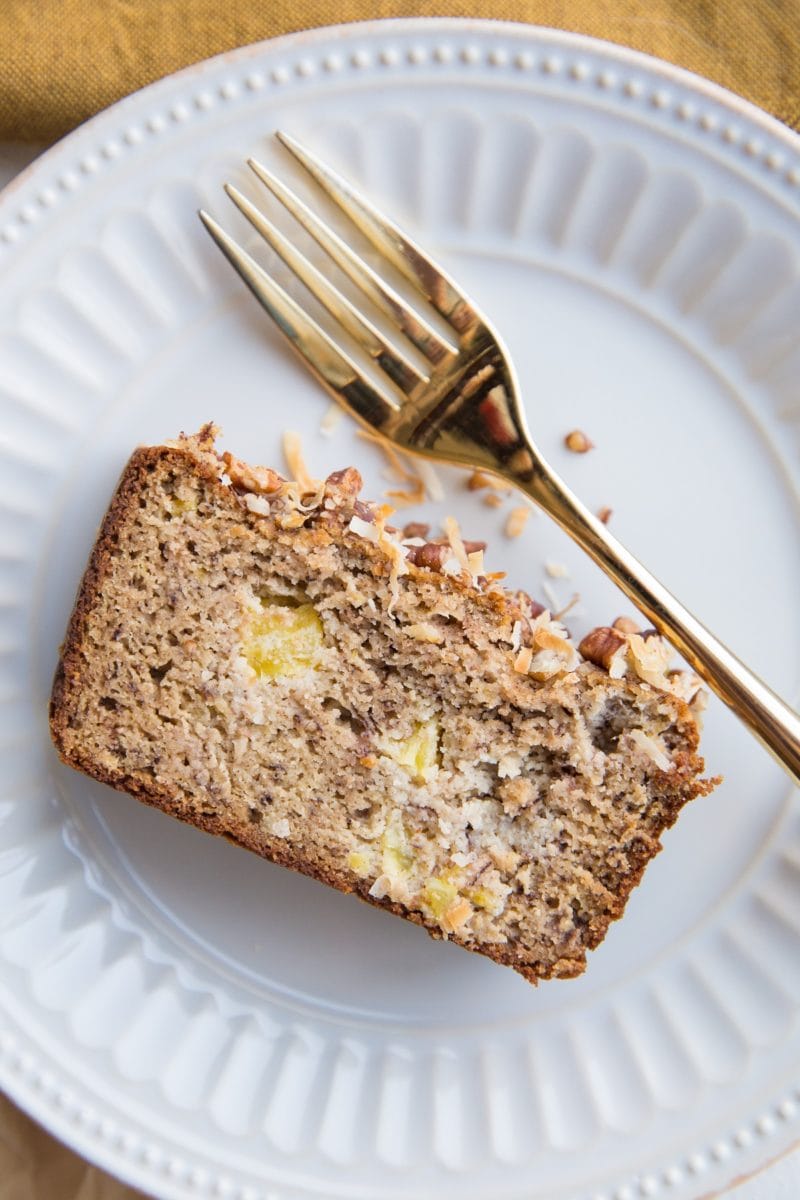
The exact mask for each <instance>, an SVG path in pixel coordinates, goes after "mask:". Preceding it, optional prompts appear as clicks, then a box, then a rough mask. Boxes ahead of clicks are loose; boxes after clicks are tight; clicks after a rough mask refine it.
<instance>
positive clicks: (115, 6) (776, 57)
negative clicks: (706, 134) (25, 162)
mask: <svg viewBox="0 0 800 1200" xmlns="http://www.w3.org/2000/svg"><path fill="white" fill-rule="evenodd" d="M409 16H428V17H430V16H469V17H492V18H498V19H504V20H510V21H527V22H532V23H535V24H538V25H551V26H554V27H556V28H559V29H570V30H575V31H578V32H580V33H587V34H592V35H593V36H595V37H600V38H606V39H608V40H609V41H612V42H620V43H622V44H623V45H625V46H632V47H634V48H635V49H637V50H645V51H647V52H648V53H650V54H655V55H657V56H658V57H660V58H665V59H667V60H669V62H673V63H677V64H678V65H679V66H683V67H688V68H689V69H690V70H692V71H696V72H697V73H698V74H700V75H704V76H706V77H707V78H708V79H713V80H715V81H716V82H717V83H721V84H723V85H724V86H725V87H728V88H730V89H731V90H732V91H734V92H738V93H739V94H740V95H742V96H745V97H746V98H747V99H748V100H752V101H753V102H754V103H756V104H758V105H760V106H761V107H762V108H764V109H766V110H767V111H768V112H770V113H772V114H773V115H774V116H776V117H779V118H780V120H782V121H785V122H786V123H787V124H788V125H791V126H792V127H794V128H795V129H797V128H800V0H436V3H426V2H425V0H406V2H405V3H403V2H402V0H339V3H338V4H334V3H333V2H332V0H0V140H6V141H15V140H18V141H51V140H53V139H54V138H56V137H59V136H60V135H61V134H63V133H66V132H67V131H68V130H70V129H72V128H74V127H75V126H76V125H78V124H79V123H80V122H81V121H83V120H85V119H86V117H89V116H91V115H92V113H95V112H97V111H98V110H99V109H101V108H104V107H105V106H106V105H108V104H111V103H112V102H113V101H114V100H118V99H119V98H120V96H124V95H127V94H128V93H129V92H132V91H134V90H135V89H136V88H139V87H141V86H142V85H143V84H146V83H150V82H151V81H152V80H154V79H158V78H159V77H160V76H162V75H167V74H169V73H170V72H171V71H175V70H177V69H178V68H179V67H184V66H187V65H188V64H189V63H193V62H197V61H198V60H199V59H202V58H207V57H208V56H209V55H212V54H219V53H220V52H221V51H224V50H229V49H231V47H233V46H241V45H243V44H245V43H246V42H255V41H258V40H259V39H261V38H269V37H274V36H275V35H276V34H280V33H286V32H288V31H290V30H296V29H308V28H311V27H313V26H317V25H330V24H336V23H337V22H344V21H356V20H364V19H367V18H376V17H409Z"/></svg>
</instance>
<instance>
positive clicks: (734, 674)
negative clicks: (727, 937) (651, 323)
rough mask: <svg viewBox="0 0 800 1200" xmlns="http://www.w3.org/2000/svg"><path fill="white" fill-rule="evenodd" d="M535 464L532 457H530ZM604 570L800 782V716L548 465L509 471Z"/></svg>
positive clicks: (510, 477) (511, 476) (540, 463)
mask: <svg viewBox="0 0 800 1200" xmlns="http://www.w3.org/2000/svg"><path fill="white" fill-rule="evenodd" d="M528 461H529V462H530V460H528ZM507 478H508V479H509V480H510V481H511V482H512V483H514V484H515V485H516V486H517V487H519V488H521V489H522V490H523V491H524V492H525V493H526V494H527V495H528V496H530V497H531V499H532V500H534V501H535V502H536V503H537V504H538V505H539V506H540V507H541V508H543V509H544V510H545V511H546V512H547V513H549V515H550V516H551V517H553V518H554V520H555V521H556V522H557V523H558V524H559V525H560V526H561V528H562V529H564V530H565V531H566V532H567V533H568V534H569V535H570V537H572V538H573V539H574V540H575V541H576V542H577V543H578V545H579V546H580V547H581V548H582V549H583V550H585V551H586V552H587V554H589V555H590V556H591V557H592V558H593V559H594V561H595V562H596V563H597V564H598V565H599V566H600V567H602V569H603V570H604V571H605V572H606V574H607V575H609V576H610V577H611V579H613V580H614V582H615V583H616V584H617V586H618V587H620V588H621V589H622V591H623V592H624V593H625V595H626V596H627V597H628V599H629V600H632V601H633V603H634V604H635V605H636V607H637V608H638V609H640V610H641V611H642V612H643V613H645V615H646V616H647V617H648V618H649V620H650V621H652V623H653V625H654V626H655V628H656V629H657V630H658V632H659V633H661V634H663V635H664V637H665V638H667V639H668V640H669V641H670V642H671V643H672V644H673V645H674V646H675V647H676V649H677V650H678V651H679V652H680V654H682V655H683V657H684V658H685V659H686V661H687V662H688V663H689V664H690V666H691V667H692V668H693V669H694V670H695V671H696V672H697V674H698V675H699V676H701V678H702V679H703V680H705V682H706V683H707V684H708V686H709V687H710V688H711V689H712V691H714V692H715V693H716V694H717V695H718V696H719V698H720V699H721V700H723V701H724V702H725V704H727V705H728V707H729V708H730V709H732V710H733V712H735V713H736V715H737V716H738V717H739V718H740V719H741V720H742V721H744V723H745V725H747V726H748V728H749V729H750V730H751V732H752V733H754V734H755V736H756V737H757V738H758V740H759V741H760V742H761V743H762V745H763V746H765V747H766V749H767V750H768V751H769V752H770V754H772V755H773V757H774V758H775V759H776V760H777V761H778V762H779V763H780V764H781V766H782V767H783V768H784V769H785V770H786V771H787V772H788V774H789V775H790V776H791V777H792V778H793V779H794V781H795V783H800V717H799V716H798V714H797V713H796V712H794V711H793V710H792V709H791V708H789V706H788V704H785V703H784V701H783V700H781V699H780V697H779V696H777V695H776V694H775V692H773V691H772V690H771V689H770V688H768V687H767V685H766V684H765V683H763V682H762V681H761V680H760V679H759V678H758V677H757V676H756V675H754V674H753V672H752V671H751V670H750V669H749V668H748V667H746V666H745V665H744V663H742V662H740V660H739V659H738V658H737V657H736V655H735V654H733V653H731V651H730V650H728V648H727V647H726V646H725V645H723V643H722V642H720V641H719V639H718V638H716V637H714V635H713V633H711V632H709V630H708V629H706V628H705V626H704V625H703V624H701V622H700V621H698V620H697V618H696V617H694V616H692V614H691V613H690V612H689V611H688V609H686V608H684V606H683V605H682V604H681V603H680V602H679V601H678V600H676V599H675V597H674V596H673V595H672V594H671V593H670V592H669V591H668V590H667V589H666V588H665V587H664V586H663V585H662V584H661V583H659V581H658V580H657V579H656V578H655V577H654V576H653V575H651V574H650V572H649V571H648V570H647V569H646V568H645V567H643V566H642V564H641V563H640V562H638V561H637V559H636V558H634V556H633V555H632V554H631V553H630V552H629V551H628V550H626V549H625V547H624V546H623V545H622V544H621V543H620V542H618V541H617V539H616V538H615V537H614V536H613V534H611V533H609V531H608V530H607V529H606V527H605V525H603V524H602V522H601V521H599V520H598V519H597V518H596V517H595V516H594V515H593V514H592V513H590V512H589V510H588V509H587V508H586V507H585V505H583V504H582V503H581V502H580V500H579V499H578V498H577V496H575V495H573V493H572V492H571V491H570V490H569V488H568V487H567V486H566V484H565V483H563V482H562V480H561V479H559V478H558V476H557V475H556V474H555V473H554V472H553V471H551V470H550V469H549V468H548V467H547V466H546V465H545V464H544V463H542V462H538V463H536V465H535V466H534V468H533V470H532V471H523V472H521V473H520V474H517V473H515V472H512V471H508V472H507Z"/></svg>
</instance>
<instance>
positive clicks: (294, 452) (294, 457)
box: [283, 429, 320, 495]
mask: <svg viewBox="0 0 800 1200" xmlns="http://www.w3.org/2000/svg"><path fill="white" fill-rule="evenodd" d="M283 456H284V458H285V459H286V465H287V467H288V468H289V474H290V475H291V476H292V478H293V479H294V480H296V481H297V486H298V487H299V489H300V493H301V494H303V495H304V494H306V493H308V492H317V491H319V487H320V481H319V480H318V479H312V477H311V476H310V475H309V473H308V468H307V467H306V464H305V459H304V458H303V447H302V442H301V440H300V434H299V433H295V432H294V431H293V430H291V429H287V430H286V431H285V433H284V435H283Z"/></svg>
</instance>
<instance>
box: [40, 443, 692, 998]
mask: <svg viewBox="0 0 800 1200" xmlns="http://www.w3.org/2000/svg"><path fill="white" fill-rule="evenodd" d="M215 432H216V431H215V429H214V428H213V426H207V427H205V428H204V429H203V430H201V432H200V433H199V434H198V435H197V436H196V437H193V438H181V439H179V440H178V441H177V442H175V443H171V444H168V445H165V446H156V447H151V448H148V449H140V450H138V451H137V452H136V453H135V454H134V455H133V457H132V458H131V460H130V462H129V464H128V466H127V468H126V469H125V472H124V474H123V476H122V480H121V482H120V484H119V488H118V490H117V492H116V495H115V496H114V499H113V501H112V503H111V507H110V509H109V511H108V514H107V516H106V518H105V521H104V523H103V526H102V529H101V531H100V534H99V537H98V540H97V544H96V545H95V548H94V552H93V554H92V557H91V561H90V563H89V566H88V568H87V570H86V574H85V576H84V579H83V582H82V585H81V588H80V592H79V595H78V599H77V602H76V605H75V610H74V612H73V615H72V619H71V622H70V625H69V629H68V632H67V636H66V640H65V642H64V646H63V650H62V655H61V660H60V662H59V664H58V669H57V672H56V678H55V683H54V686H53V695H52V701H51V729H52V735H53V739H54V741H55V744H56V746H57V747H58V750H59V752H60V754H61V757H62V758H63V760H64V761H65V762H66V763H68V764H69V765H70V766H73V767H76V768H77V769H78V770H80V771H84V772H85V773H86V774H87V775H90V776H92V777H93V778H95V779H98V780H101V781H102V782H104V783H108V784H110V785H111V786H112V787H115V788H119V789H121V790H123V791H126V792H130V793H131V795H133V796H136V797H137V798H138V799H140V800H143V801H145V802H146V803H148V804H151V805H154V806H155V807H157V808H161V809H163V810H164V811H165V812H167V813H170V814H172V815H173V816H176V817H179V818H180V819H181V820H183V821H188V822H190V823H191V824H193V825H196V826H199V827H200V828H201V829H204V830H207V831H208V832H210V833H215V834H222V835H223V836H225V837H227V838H230V839H232V840H234V841H235V842H237V843H239V844H240V845H242V846H245V847H247V848H248V849H250V850H254V851H255V852H256V853H257V854H260V855H263V856H264V857H265V858H268V859H271V860H272V861H273V862H276V863H281V864H283V865H284V866H288V867H292V868H294V869H295V870H298V871H302V872H304V873H305V874H307V875H311V876H313V877H314V878H316V879H318V880H321V881H322V882H324V883H327V884H330V885H331V886H333V887H336V888H339V889H341V890H342V891H346V892H356V893H357V894H358V895H359V896H361V897H362V898H363V899H365V900H369V901H370V902H372V903H374V904H377V905H381V906H382V907H384V908H387V909H389V910H391V911H392V912H394V913H397V914H398V915H399V916H403V917H407V918H408V919H409V920H411V921H414V922H416V923H417V924H420V925H424V926H425V927H426V928H427V930H428V931H429V932H430V933H431V934H432V935H433V936H434V937H444V938H450V939H451V940H453V941H454V942H457V943H458V944H459V945H461V946H465V947H466V948H467V949H470V950H477V951H480V952H481V953H483V954H486V955H488V956H489V957H490V958H493V959H495V960H496V961H497V962H500V963H506V964H508V965H509V966H512V967H513V968H515V970H517V971H519V972H520V973H521V974H522V975H524V976H525V977H526V978H527V979H530V980H537V979H543V978H548V977H551V976H563V977H570V976H575V975H578V974H580V972H581V971H582V970H583V969H584V966H585V958H586V951H587V950H588V949H590V948H592V947H594V946H596V945H597V944H598V943H599V942H600V941H601V939H602V938H603V936H604V935H605V933H606V930H607V928H608V925H609V923H610V922H611V921H612V920H613V919H615V918H616V917H619V916H620V915H621V913H622V911H623V908H624V906H625V902H626V900H627V898H628V895H629V893H630V891H631V889H632V888H633V887H634V886H635V885H636V884H637V883H638V881H639V879H640V878H641V875H642V871H643V870H644V867H645V865H646V864H647V862H648V861H649V859H651V858H652V857H653V855H654V854H656V853H657V852H658V850H659V849H660V842H659V839H660V836H661V834H662V832H663V830H664V829H665V828H666V827H667V826H669V825H671V824H672V823H673V821H674V820H675V818H676V816H677V814H678V812H679V810H680V808H681V807H682V806H683V804H685V803H686V801H687V800H690V799H692V797H694V796H698V795H703V794H705V793H706V792H708V791H709V790H710V789H711V787H712V786H713V782H714V781H708V780H703V779H701V778H700V772H701V771H702V767H703V763H702V759H700V758H699V757H698V755H697V753H696V751H697V745H698V724H697V718H696V711H695V710H696V709H697V707H698V699H697V698H698V696H699V695H700V693H698V681H697V680H696V678H695V677H693V676H689V674H688V673H687V672H677V673H676V672H673V673H668V671H667V661H668V658H669V653H668V650H667V649H666V648H665V644H664V642H663V641H662V640H661V639H660V638H657V637H655V636H654V635H653V636H650V637H648V636H646V635H644V636H642V635H640V634H638V633H635V632H629V631H628V630H627V629H622V630H620V629H615V628H600V629H598V630H595V631H594V632H593V633H592V634H591V635H589V637H587V638H586V639H584V641H583V643H581V650H582V653H581V652H579V650H578V649H576V648H575V646H574V645H573V644H572V643H571V642H570V641H569V639H568V637H567V634H566V630H564V629H563V627H562V626H561V625H560V624H559V623H558V622H557V621H554V620H553V619H551V617H550V615H549V613H547V612H546V611H544V610H542V609H541V607H540V606H539V605H537V604H535V603H534V602H533V601H531V600H530V599H529V597H527V596H526V595H525V594H524V593H522V592H516V593H511V592H508V591H505V590H503V589H502V588H501V587H500V586H499V584H498V582H497V579H496V578H494V579H493V578H492V576H490V575H486V574H485V573H484V568H483V564H482V553H481V551H480V549H477V548H475V547H474V546H470V544H469V543H467V544H466V545H465V544H464V542H463V541H462V540H461V538H460V536H459V534H458V531H457V529H456V528H455V525H454V524H451V526H450V529H449V535H448V538H447V539H446V540H439V541H428V540H426V539H425V538H424V537H419V536H412V537H408V538H404V537H403V535H402V534H401V533H400V532H398V531H396V530H393V529H392V528H391V527H390V526H389V525H387V524H386V519H387V515H388V514H387V512H386V511H385V510H384V509H381V508H380V507H379V506H376V505H371V504H365V503H363V502H362V501H360V500H359V499H358V495H357V494H358V490H359V488H360V486H361V480H360V477H359V475H358V473H357V472H356V471H355V470H353V469H352V468H350V469H348V470H345V471H339V472H336V473H335V474H333V475H331V476H330V477H329V478H328V479H327V480H325V481H324V483H316V482H315V481H313V480H308V479H301V480H300V481H299V482H287V481H286V480H284V479H282V478H281V477H280V476H279V475H278V474H276V473H275V472H274V471H271V470H269V469H267V468H261V467H248V466H247V465H245V464H244V463H242V462H240V461H239V460H237V459H234V458H232V457H231V456H230V455H227V454H226V455H224V456H218V455H217V454H216V452H215V451H214V436H215ZM414 532H415V533H419V530H415V531H414ZM687 701H692V704H691V705H690V703H688V702H687Z"/></svg>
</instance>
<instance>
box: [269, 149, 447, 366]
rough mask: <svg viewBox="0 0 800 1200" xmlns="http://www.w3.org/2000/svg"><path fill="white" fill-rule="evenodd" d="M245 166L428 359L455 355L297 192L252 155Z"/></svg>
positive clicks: (434, 361) (432, 360)
mask: <svg viewBox="0 0 800 1200" xmlns="http://www.w3.org/2000/svg"><path fill="white" fill-rule="evenodd" d="M247 163H248V166H249V167H250V168H251V170H252V171H253V172H254V173H255V174H256V175H257V176H258V178H259V179H260V180H261V182H262V183H264V184H265V185H266V186H267V187H268V188H269V190H270V191H271V192H272V194H273V195H274V196H275V197H276V198H277V199H278V200H280V202H281V204H283V206H284V207H285V208H286V209H288V211H289V212H290V213H291V214H292V216H293V217H295V219H296V220H297V221H298V222H299V223H300V225H302V226H303V228H304V229H305V230H307V232H308V233H310V234H311V236H312V237H313V238H314V240H315V241H316V242H318V244H319V245H320V246H321V247H322V249H323V250H324V251H325V252H326V254H328V255H330V257H331V258H332V259H333V261H334V262H335V263H336V265H337V266H338V267H340V268H341V270H342V271H344V273H345V274H346V275H347V276H348V278H349V279H351V280H352V281H353V283H355V284H356V286H357V287H360V288H361V290H362V291H363V292H364V294H365V295H366V296H368V297H369V299H370V300H372V302H373V303H374V304H377V305H378V306H379V307H380V308H382V309H383V310H384V311H386V312H388V313H389V314H390V316H391V317H392V318H393V319H394V320H395V321H396V322H397V323H398V325H399V326H400V328H401V329H402V331H403V333H404V334H405V335H406V337H407V338H408V339H409V341H411V342H412V343H413V344H414V345H415V346H416V347H417V349H418V350H421V351H422V353H423V354H424V355H425V356H426V357H427V358H428V359H429V360H430V361H431V362H432V363H439V362H441V361H442V359H444V358H445V357H446V356H447V355H452V356H455V355H456V354H457V353H458V347H457V346H455V345H453V344H452V343H451V342H448V341H447V340H446V339H445V338H443V337H441V336H440V335H439V334H438V333H437V332H436V331H435V330H434V329H433V328H432V326H430V325H429V324H428V322H427V321H425V320H424V318H423V317H421V316H420V315H419V313H416V312H415V311H414V310H413V309H412V308H411V307H410V305H408V304H407V303H406V302H405V300H403V298H402V297H401V296H400V295H399V294H398V293H397V292H396V291H395V290H394V288H392V287H390V286H389V284H388V283H386V282H385V280H383V279H381V277H380V276H379V275H378V274H377V272H376V271H373V269H372V267H371V266H370V265H369V263H367V262H365V261H364V259H363V258H361V256H360V255H359V254H356V252H355V251H354V250H351V248H350V247H349V246H348V245H347V243H346V242H345V241H344V240H343V239H342V238H340V237H339V235H338V234H337V233H335V232H334V230H333V229H331V228H330V226H329V225H326V224H325V222H324V221H322V220H321V219H320V218H319V217H318V216H317V215H316V214H315V213H313V212H312V211H311V209H310V208H309V207H308V205H307V204H305V203H304V202H303V201H302V200H301V199H300V197H299V196H297V195H296V194H295V193H294V192H293V191H292V190H291V189H290V188H288V187H287V186H286V184H285V183H282V182H281V181H280V180H279V179H278V178H277V177H276V176H275V175H273V174H272V172H271V171H268V170H267V168H266V167H265V166H263V165H262V164H261V163H260V162H258V161H257V160H256V159H254V158H248V160H247Z"/></svg>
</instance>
